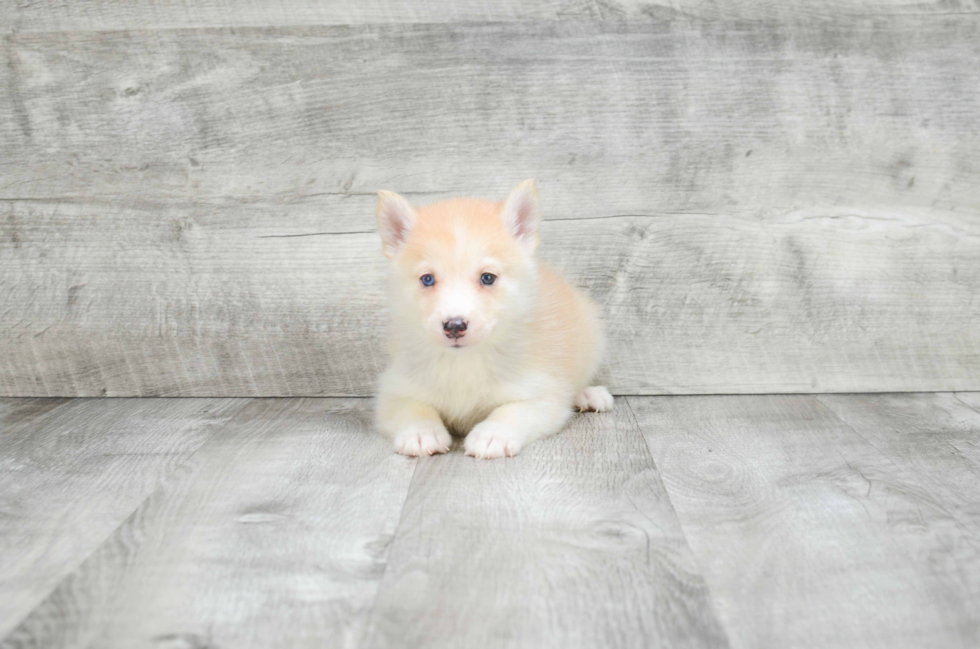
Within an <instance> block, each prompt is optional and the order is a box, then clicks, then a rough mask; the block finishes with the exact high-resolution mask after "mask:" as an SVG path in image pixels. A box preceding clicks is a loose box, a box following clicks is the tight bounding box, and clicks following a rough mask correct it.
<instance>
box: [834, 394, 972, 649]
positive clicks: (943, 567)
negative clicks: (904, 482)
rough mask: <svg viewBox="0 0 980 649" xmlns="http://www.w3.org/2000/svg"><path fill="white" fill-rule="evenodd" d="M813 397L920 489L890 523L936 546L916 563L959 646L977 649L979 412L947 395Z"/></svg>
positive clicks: (924, 549) (929, 549) (924, 548)
mask: <svg viewBox="0 0 980 649" xmlns="http://www.w3.org/2000/svg"><path fill="white" fill-rule="evenodd" d="M817 398H818V399H819V401H820V402H822V403H823V404H824V405H826V406H827V407H828V408H830V409H831V410H832V411H833V412H834V413H835V414H836V415H837V416H838V417H840V418H841V419H843V420H844V421H845V422H847V424H848V425H850V426H851V427H852V428H853V429H854V430H855V431H857V432H858V433H859V434H860V435H861V436H862V437H864V438H865V439H867V440H868V441H869V442H870V443H871V444H872V445H874V447H875V448H876V449H878V450H879V451H880V452H881V453H882V454H883V455H884V456H885V457H887V458H888V459H889V460H890V461H892V462H893V463H894V464H895V465H897V466H898V467H900V468H901V469H903V470H904V471H905V472H906V473H907V474H908V476H909V477H910V481H912V482H913V483H914V484H916V485H921V487H922V491H923V493H922V494H921V495H918V494H917V496H918V497H919V498H920V502H921V510H919V511H917V512H916V514H917V516H916V517H915V518H912V519H906V520H896V521H895V525H900V526H903V527H908V528H911V529H921V530H923V531H928V532H929V533H930V534H932V535H933V536H934V537H935V538H936V539H937V540H938V541H940V542H939V543H937V544H936V545H934V546H928V547H923V552H924V553H923V554H922V555H921V557H920V558H921V560H922V561H923V562H925V563H927V564H928V565H929V566H931V567H932V569H933V573H934V575H935V577H936V578H937V579H938V580H941V581H942V587H941V588H938V589H936V590H935V591H934V594H935V595H936V597H939V598H942V602H943V605H944V606H945V607H947V609H948V610H950V611H953V612H955V613H956V623H957V628H956V631H957V632H958V634H959V636H960V638H962V640H963V645H964V646H980V454H978V453H977V451H978V450H980V444H978V442H980V413H978V412H977V411H975V410H973V409H971V408H970V407H968V406H967V405H965V404H964V403H963V401H960V400H959V399H957V398H956V397H955V396H954V395H952V394H949V393H946V394H942V393H940V394H864V395H861V394H846V395H821V396H820V397H817ZM922 512H924V513H922ZM926 551H927V552H926ZM950 632H951V633H953V629H950ZM946 646H953V645H946Z"/></svg>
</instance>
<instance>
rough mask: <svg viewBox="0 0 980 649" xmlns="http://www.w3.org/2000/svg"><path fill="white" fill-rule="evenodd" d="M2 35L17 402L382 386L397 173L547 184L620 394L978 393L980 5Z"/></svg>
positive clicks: (11, 373)
mask: <svg viewBox="0 0 980 649" xmlns="http://www.w3.org/2000/svg"><path fill="white" fill-rule="evenodd" d="M90 6H91V5H90ZM105 6H106V7H108V6H109V5H108V4H106V5H105ZM113 6H116V5H113ZM118 6H121V5H118ZM161 6H162V5H161ZM174 6H176V5H174ZM961 8H962V7H961ZM2 51H3V54H4V56H5V60H7V61H8V65H6V66H0V87H4V88H6V89H7V90H6V91H5V92H4V93H3V94H0V116H2V117H3V119H0V160H2V161H3V162H2V163H0V165H2V166H0V174H2V175H0V199H3V200H2V201H0V256H2V257H3V261H4V263H3V264H2V265H0V354H2V355H3V357H4V359H5V361H6V362H5V363H3V364H0V394H4V395H25V396H57V395H96V396H97V395H102V394H106V395H145V396H151V395H199V396H213V395H236V396H243V395H250V396H261V395H364V394H369V393H371V391H372V390H373V382H374V377H375V375H376V374H377V372H378V370H379V369H380V367H381V366H382V365H383V363H384V359H383V345H382V344H381V336H382V330H383V323H384V321H385V309H384V306H385V305H384V301H383V298H382V291H381V284H382V274H383V264H382V258H381V256H380V254H379V253H378V249H379V245H378V243H377V240H376V236H375V235H374V234H373V233H372V232H371V230H372V227H373V224H372V220H373V219H372V216H371V215H372V213H373V202H374V192H375V191H376V190H377V189H378V188H381V187H385V188H387V189H391V190H395V191H401V192H404V193H407V194H409V195H411V196H412V197H414V198H417V199H418V200H423V201H427V200H431V199H437V198H441V197H444V196H447V195H451V194H454V193H468V194H476V195H484V196H503V195H504V193H505V192H506V191H507V189H509V188H510V186H511V185H513V184H514V183H516V182H517V181H519V180H521V179H523V178H525V177H527V176H537V177H538V179H539V181H540V184H541V190H542V195H543V197H544V201H545V208H546V213H547V215H548V218H549V219H552V221H550V222H549V223H548V224H547V225H546V227H545V231H544V241H545V250H544V253H545V256H546V258H548V259H551V260H553V261H555V262H557V265H559V266H560V267H561V268H562V269H563V270H564V271H565V272H566V273H567V274H568V275H569V276H570V277H571V279H572V280H573V281H574V282H575V283H576V284H578V285H580V286H583V287H584V288H586V289H588V290H589V291H590V292H591V293H593V294H594V295H596V296H597V297H599V299H600V300H601V301H602V303H603V305H602V306H603V309H604V312H605V315H606V317H607V319H608V321H609V323H610V330H611V331H610V337H611V353H610V358H609V367H610V370H609V372H608V374H607V376H605V377H604V380H606V382H607V383H609V384H610V385H611V387H612V388H613V389H614V390H615V391H617V392H619V393H624V394H626V393H633V394H655V393H656V394H663V393H698V392H701V393H703V392H799V391H807V392H827V391H830V392H833V391H865V390H873V391H888V390H891V391H895V390H971V389H977V388H978V387H980V386H978V384H977V381H978V380H980V379H978V376H980V372H978V367H980V332H978V330H977V328H976V327H975V326H973V325H972V323H974V322H975V321H976V320H977V319H978V313H980V297H978V296H980V268H978V265H977V264H976V263H975V261H976V259H977V258H978V256H980V231H978V228H980V225H978V223H980V219H978V215H980V190H978V189H977V188H978V187H980V169H978V168H977V166H976V165H975V163H974V152H975V151H976V150H978V149H980V131H977V129H976V128H975V125H976V116H977V115H978V114H980V95H978V94H977V93H976V92H975V91H974V89H975V88H976V87H980V67H978V66H975V65H973V64H972V61H975V60H977V56H978V55H980V19H974V18H971V17H959V18H955V19H954V18H948V17H947V18H942V17H940V18H923V17H917V18H915V19H913V18H901V17H892V18H882V19H880V20H875V21H868V20H855V21H848V22H846V23H845V22H843V21H831V22H829V23H813V24H806V23H780V22H772V21H766V22H711V23H701V22H689V21H673V22H669V23H663V22H655V23H637V22H629V21H627V22H625V23H624V22H617V21H613V22H576V21H571V22H550V23H527V22H518V23H497V24H482V25H383V26H363V25H362V26H354V27H304V28H299V27H294V28H274V29H236V30H185V31H152V32H139V33H129V32H113V33H69V34H61V33H59V34H53V33H38V34H25V33H17V34H11V35H9V36H8V37H7V38H6V39H5V40H4V41H3V44H2ZM333 235H336V236H333Z"/></svg>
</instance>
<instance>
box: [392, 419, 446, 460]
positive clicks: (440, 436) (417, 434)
mask: <svg viewBox="0 0 980 649" xmlns="http://www.w3.org/2000/svg"><path fill="white" fill-rule="evenodd" d="M452 443H453V438H452V437H451V436H450V435H449V431H447V430H446V427H445V426H443V425H442V424H441V423H438V422H434V421H420V422H416V423H414V424H409V425H408V426H406V427H405V428H403V429H402V430H401V431H399V433H398V434H397V435H395V451H397V452H398V453H401V454H402V455H408V456H411V457H418V456H420V455H435V454H436V453H445V452H447V451H448V450H449V447H450V446H451V445H452Z"/></svg>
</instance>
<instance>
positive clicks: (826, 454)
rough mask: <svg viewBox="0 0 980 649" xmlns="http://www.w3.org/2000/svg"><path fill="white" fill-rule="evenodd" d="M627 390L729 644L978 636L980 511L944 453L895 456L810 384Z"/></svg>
mask: <svg viewBox="0 0 980 649" xmlns="http://www.w3.org/2000/svg"><path fill="white" fill-rule="evenodd" d="M629 403H630V405H631V406H632V407H633V409H634V410H635V412H636V415H637V418H638V421H639V424H640V426H641V427H642V429H643V432H644V434H645V437H646V440H647V443H648V444H649V446H650V448H651V450H652V451H653V455H654V458H655V460H656V462H657V466H658V468H659V469H660V472H661V475H662V476H663V480H664V485H665V487H666V489H667V492H668V493H669V494H670V499H671V502H672V503H673V505H674V507H675V509H676V511H677V514H678V517H679V518H680V520H681V523H682V525H683V527H684V531H685V533H686V534H687V538H688V540H689V542H690V545H691V547H692V549H693V551H694V555H695V557H696V559H697V561H698V563H699V565H700V567H701V569H702V571H703V574H704V577H705V581H706V583H707V584H708V587H709V589H710V590H711V593H712V596H713V598H714V602H715V604H716V605H717V607H718V611H719V616H720V618H721V620H722V622H723V624H724V625H725V628H726V630H727V631H728V634H729V637H730V639H731V644H732V646H733V647H745V648H749V647H752V648H758V647H788V646H792V647H890V648H896V647H922V646H937V647H938V646H941V647H964V648H966V647H975V646H976V645H977V642H978V639H980V625H978V624H977V613H976V611H977V610H978V609H977V606H976V601H977V591H976V584H977V578H978V575H980V561H978V555H977V553H976V552H975V549H976V547H977V546H976V543H977V536H976V526H975V519H973V520H971V517H968V516H966V515H965V512H964V511H963V510H960V509H957V508H954V507H946V506H944V499H945V497H946V496H947V495H948V493H947V492H945V491H942V490H937V481H940V482H941V481H942V480H943V479H942V478H941V477H937V476H935V475H934V472H935V471H942V470H943V465H941V464H938V465H932V466H930V467H921V468H924V469H926V471H928V472H929V473H928V475H925V476H923V475H920V472H919V471H910V470H907V469H906V467H903V466H902V465H896V463H894V462H893V461H892V460H891V459H890V458H889V457H887V453H886V455H883V454H882V453H881V452H879V451H878V450H877V449H876V448H875V447H874V446H872V445H871V444H870V443H869V442H868V441H867V440H866V439H865V438H864V437H863V436H862V435H863V434H864V431H863V430H862V434H861V435H859V434H858V433H857V432H855V430H854V429H852V428H850V427H849V426H848V425H847V424H845V423H844V422H843V421H841V420H840V419H838V418H837V417H836V416H834V414H833V413H832V412H831V411H830V410H828V409H827V408H826V407H825V406H823V405H822V404H821V403H820V402H818V401H817V400H816V399H815V398H814V397H810V396H744V397H684V398H647V399H643V398H632V397H631V398H630V399H629ZM875 410H876V411H878V410H883V409H881V408H877V407H876V408H875ZM879 424H881V422H878V423H876V424H875V426H878V425H879ZM881 434H882V435H888V434H890V433H889V432H888V431H882V432H881ZM972 493H973V494H976V493H978V490H977V489H976V488H974V489H972ZM969 498H970V496H965V495H960V496H958V501H959V502H964V501H965V500H967V499H969ZM971 516H972V515H971Z"/></svg>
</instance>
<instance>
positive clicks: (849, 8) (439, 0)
mask: <svg viewBox="0 0 980 649" xmlns="http://www.w3.org/2000/svg"><path fill="white" fill-rule="evenodd" d="M6 4H8V5H10V6H9V7H8V8H5V10H6V11H7V12H8V14H9V15H8V16H7V19H8V20H9V24H10V25H11V26H12V27H13V28H14V29H16V30H17V31H59V30H68V31H75V30H109V29H163V28H175V27H184V28H186V27H246V26H259V27H271V26H286V25H315V24H339V25H344V24H361V23H451V22H475V21H510V20H583V19H593V20H659V19H665V18H676V17H685V16H693V17H699V18H712V19H717V18H743V19H744V18H752V19H759V18H763V19H765V18H775V17H781V18H790V19H800V18H804V19H834V18H839V17H842V16H848V17H850V16H891V15H909V16H922V15H925V16H929V15H937V14H938V15H946V16H950V15H957V16H959V15H970V14H975V13H977V12H978V11H980V5H978V4H977V2H976V0H953V1H952V2H950V1H949V0H946V1H943V0H933V1H926V2H922V1H920V0H820V2H807V1H806V0H788V1H784V2H780V1H779V0H709V1H707V2H705V0H602V1H601V2H596V1H595V0H523V1H521V0H503V1H501V0H495V1H494V2H484V1H481V0H426V1H425V2H419V1H417V0H416V1H412V0H359V1H358V2H345V1H343V0H331V1H328V2H323V1H322V0H290V1H288V2H286V1H285V0H280V1H279V2H267V1H263V2H256V1H255V0H199V1H197V2H185V1H182V0H138V1H135V2H134V1H130V2H114V1H113V0H75V1H74V2H57V3H56V2H51V1H50V0H47V1H43V0H42V1H38V2H13V0H7V2H6Z"/></svg>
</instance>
